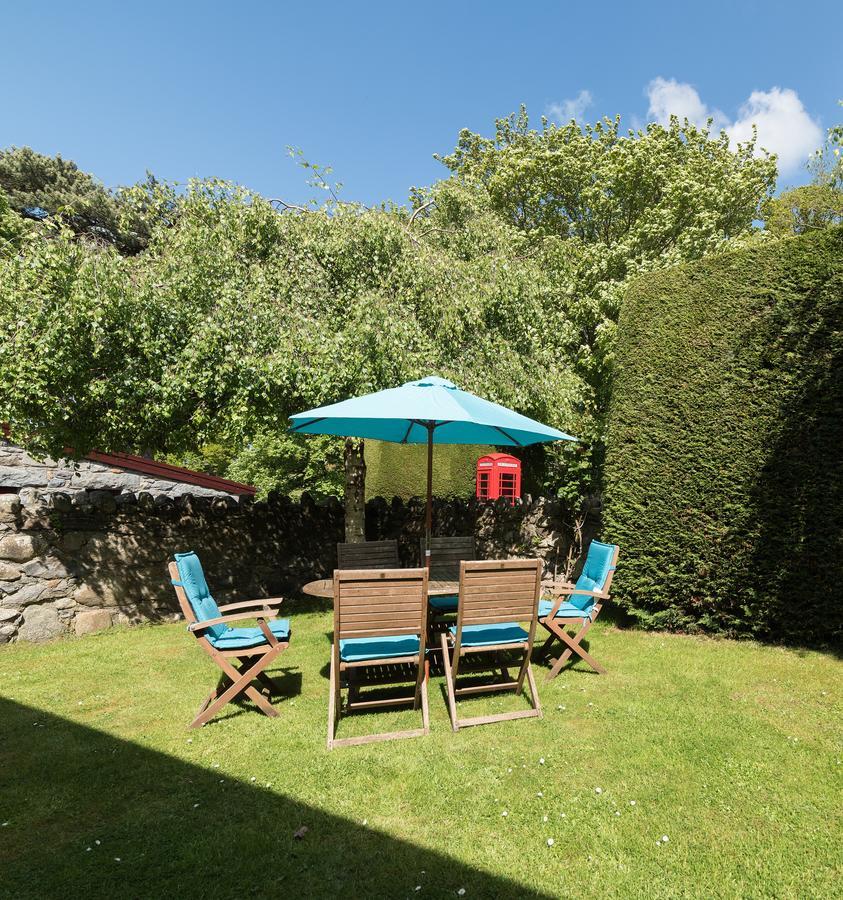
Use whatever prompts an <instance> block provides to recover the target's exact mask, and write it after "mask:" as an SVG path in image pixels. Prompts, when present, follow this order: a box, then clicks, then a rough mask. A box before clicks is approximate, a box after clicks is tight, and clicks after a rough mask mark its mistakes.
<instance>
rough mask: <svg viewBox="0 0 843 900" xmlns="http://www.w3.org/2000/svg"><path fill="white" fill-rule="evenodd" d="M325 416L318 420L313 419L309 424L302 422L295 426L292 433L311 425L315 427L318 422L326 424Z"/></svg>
mask: <svg viewBox="0 0 843 900" xmlns="http://www.w3.org/2000/svg"><path fill="white" fill-rule="evenodd" d="M324 421H325V416H320V417H319V418H318V419H311V420H310V421H309V422H300V423H299V424H298V425H293V427H292V428H291V429H290V431H298V430H299V428H307V427H308V426H309V425H315V424H316V423H317V422H324Z"/></svg>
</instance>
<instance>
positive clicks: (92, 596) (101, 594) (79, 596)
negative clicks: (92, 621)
mask: <svg viewBox="0 0 843 900" xmlns="http://www.w3.org/2000/svg"><path fill="white" fill-rule="evenodd" d="M73 599H74V600H75V601H76V602H77V603H78V604H79V605H80V606H98V607H102V606H117V597H116V596H115V595H114V592H113V591H112V590H111V588H109V587H108V586H106V585H98V586H97V587H96V588H93V587H91V585H89V584H83V585H82V586H81V587H80V588H78V589H77V590H76V591H74V593H73Z"/></svg>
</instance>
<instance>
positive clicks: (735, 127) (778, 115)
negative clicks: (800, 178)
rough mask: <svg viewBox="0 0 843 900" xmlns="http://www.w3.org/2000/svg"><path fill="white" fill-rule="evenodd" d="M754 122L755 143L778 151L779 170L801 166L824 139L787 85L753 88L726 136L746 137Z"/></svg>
mask: <svg viewBox="0 0 843 900" xmlns="http://www.w3.org/2000/svg"><path fill="white" fill-rule="evenodd" d="M753 124H754V125H755V126H756V128H757V129H758V146H759V147H763V148H764V149H766V150H769V151H770V152H771V153H777V154H778V157H779V170H780V171H782V172H787V171H792V170H793V169H796V168H798V167H799V166H801V165H802V164H803V163H804V162H805V161H806V160H807V159H808V154H809V153H812V152H813V151H814V150H816V149H817V147H819V146H820V144H822V142H823V132H822V129H821V128H820V126H819V125H818V124H817V123H816V122H815V121H814V120H813V119H812V118H811V117H810V116H809V115H808V111H807V110H806V109H805V107H804V106H803V105H802V101H801V100H800V99H799V95H798V94H797V93H796V91H793V90H791V89H790V88H785V89H784V90H782V89H781V88H777V87H774V88H771V89H770V90H769V91H753V92H752V93H751V94H750V95H749V100H747V101H746V103H744V104H743V106H741V108H740V110H739V111H738V118H737V119H736V120H735V121H734V122H733V123H732V124H731V125H730V126H729V127H728V129H727V131H728V132H729V138H730V139H731V140H733V141H746V140H748V139H749V138H751V137H752V126H753Z"/></svg>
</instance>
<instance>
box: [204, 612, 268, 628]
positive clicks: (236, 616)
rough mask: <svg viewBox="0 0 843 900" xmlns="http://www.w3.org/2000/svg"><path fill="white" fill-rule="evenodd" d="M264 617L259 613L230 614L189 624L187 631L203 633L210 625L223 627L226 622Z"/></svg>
mask: <svg viewBox="0 0 843 900" xmlns="http://www.w3.org/2000/svg"><path fill="white" fill-rule="evenodd" d="M265 618H266V616H265V615H261V614H260V612H258V613H255V614H254V615H251V616H249V615H245V614H244V613H242V612H241V613H232V614H231V615H230V616H217V617H216V618H215V619H203V620H202V621H201V622H191V623H190V624H189V625H188V626H187V630H188V631H204V630H205V629H206V628H210V627H211V626H212V625H225V624H227V623H228V622H242V621H243V619H258V620H262V619H265Z"/></svg>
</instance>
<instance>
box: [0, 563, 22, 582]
mask: <svg viewBox="0 0 843 900" xmlns="http://www.w3.org/2000/svg"><path fill="white" fill-rule="evenodd" d="M18 578H20V566H14V565H12V563H7V562H0V581H17V580H18Z"/></svg>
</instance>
